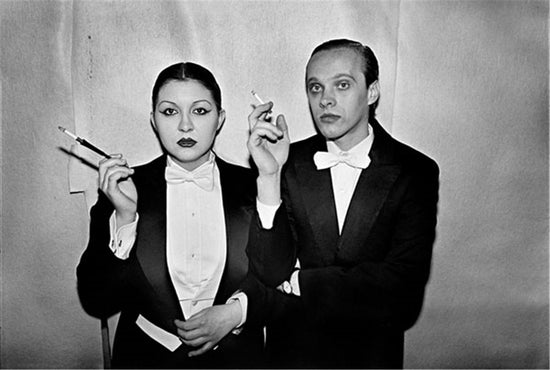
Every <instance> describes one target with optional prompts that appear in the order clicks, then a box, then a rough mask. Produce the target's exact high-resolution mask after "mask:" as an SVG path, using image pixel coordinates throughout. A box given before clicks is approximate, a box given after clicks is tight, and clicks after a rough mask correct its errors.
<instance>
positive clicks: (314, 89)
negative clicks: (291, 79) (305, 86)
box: [309, 84, 321, 94]
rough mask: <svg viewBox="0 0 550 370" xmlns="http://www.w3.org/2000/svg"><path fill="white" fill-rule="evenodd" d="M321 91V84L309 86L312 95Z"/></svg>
mask: <svg viewBox="0 0 550 370" xmlns="http://www.w3.org/2000/svg"><path fill="white" fill-rule="evenodd" d="M319 91H321V85H319V84H311V85H309V92H310V93H313V94H315V93H318V92H319Z"/></svg>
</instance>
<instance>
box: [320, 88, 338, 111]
mask: <svg viewBox="0 0 550 370" xmlns="http://www.w3.org/2000/svg"><path fill="white" fill-rule="evenodd" d="M335 105H336V99H335V98H334V94H333V92H332V91H331V90H329V89H327V90H325V91H323V95H322V96H321V100H320V101H319V106H320V107H321V108H323V109H325V108H329V107H334V106H335Z"/></svg>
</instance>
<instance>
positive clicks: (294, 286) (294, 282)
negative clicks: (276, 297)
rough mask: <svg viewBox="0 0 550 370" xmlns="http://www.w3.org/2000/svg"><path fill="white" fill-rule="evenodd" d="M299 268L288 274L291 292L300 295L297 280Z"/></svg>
mask: <svg viewBox="0 0 550 370" xmlns="http://www.w3.org/2000/svg"><path fill="white" fill-rule="evenodd" d="M299 272H300V270H296V271H294V272H293V273H292V275H290V287H291V288H292V294H294V295H297V296H298V297H299V296H300V282H299V280H298V273H299Z"/></svg>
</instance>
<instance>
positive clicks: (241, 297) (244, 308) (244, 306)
mask: <svg viewBox="0 0 550 370" xmlns="http://www.w3.org/2000/svg"><path fill="white" fill-rule="evenodd" d="M234 301H239V303H240V307H241V322H240V323H239V325H237V327H236V328H235V329H233V330H232V331H231V332H232V333H233V334H235V335H238V334H240V332H241V331H242V330H243V328H242V327H243V325H244V323H245V322H246V315H247V313H248V297H247V296H246V294H245V293H244V292H237V293H235V294H233V295H232V296H231V297H229V299H228V300H227V302H226V303H231V302H234Z"/></svg>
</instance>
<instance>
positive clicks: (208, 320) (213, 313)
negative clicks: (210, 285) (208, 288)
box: [174, 301, 242, 357]
mask: <svg viewBox="0 0 550 370" xmlns="http://www.w3.org/2000/svg"><path fill="white" fill-rule="evenodd" d="M241 315H242V312H241V307H240V303H239V301H233V302H231V303H228V304H223V305H216V306H212V307H208V308H205V309H204V310H202V311H200V312H198V313H196V314H195V315H193V316H191V318H190V319H189V320H187V321H181V320H175V321H174V322H175V324H176V326H177V328H178V335H179V336H180V339H181V341H182V342H183V343H185V344H187V345H188V346H192V347H198V349H196V350H194V351H191V352H189V357H193V356H199V355H202V354H204V353H206V352H208V351H209V350H211V349H212V348H215V346H216V344H218V342H219V341H220V340H222V339H223V337H225V336H226V335H227V334H229V332H231V330H233V329H235V328H236V327H237V325H239V323H240V322H241Z"/></svg>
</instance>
